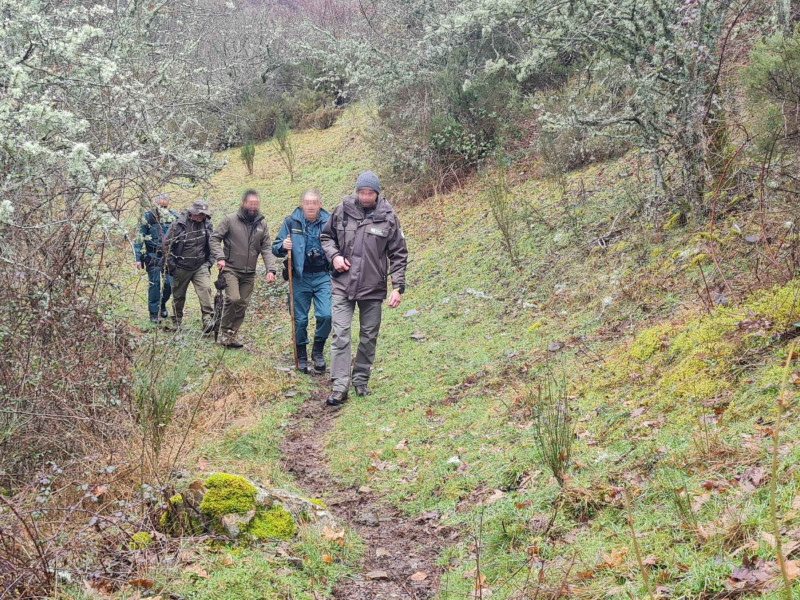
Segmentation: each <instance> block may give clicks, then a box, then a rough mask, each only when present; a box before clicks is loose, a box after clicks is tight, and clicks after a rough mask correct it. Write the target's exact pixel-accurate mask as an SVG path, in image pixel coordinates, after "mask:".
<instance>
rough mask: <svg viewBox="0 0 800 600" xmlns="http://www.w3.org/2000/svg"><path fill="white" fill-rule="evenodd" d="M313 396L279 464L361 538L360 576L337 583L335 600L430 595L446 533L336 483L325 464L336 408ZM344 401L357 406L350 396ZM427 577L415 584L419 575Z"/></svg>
mask: <svg viewBox="0 0 800 600" xmlns="http://www.w3.org/2000/svg"><path fill="white" fill-rule="evenodd" d="M326 395H327V394H326V393H324V392H321V391H319V392H316V393H314V394H312V396H311V398H309V399H308V400H306V402H305V403H304V404H303V406H302V407H301V408H300V409H299V411H298V412H297V413H296V414H295V415H294V417H293V419H292V422H291V424H290V427H289V434H288V435H287V436H286V438H285V440H284V442H283V445H282V451H283V456H284V459H283V465H284V468H285V469H286V470H287V471H289V472H290V473H292V475H293V476H294V477H295V479H296V480H297V483H298V485H299V486H300V487H301V488H302V489H304V490H306V491H308V492H309V493H312V494H313V495H315V496H317V497H321V498H324V499H325V503H326V504H327V505H328V507H329V508H330V509H331V511H332V512H333V514H334V515H335V516H336V517H337V518H338V519H339V520H340V521H342V522H343V523H347V524H348V525H349V526H350V527H352V528H353V529H355V531H356V532H357V533H358V534H359V535H360V536H361V537H362V539H363V540H364V543H365V544H366V553H365V557H364V560H363V563H362V565H361V572H360V573H359V574H357V575H356V576H355V577H353V578H349V579H346V580H344V581H342V582H340V583H339V584H338V586H337V587H336V590H335V591H334V598H337V599H340V600H395V599H399V598H402V599H413V600H423V599H425V598H430V597H432V596H433V595H435V593H436V590H437V589H438V582H439V571H440V570H439V569H438V568H437V566H436V558H437V556H438V555H439V552H440V550H441V548H442V547H443V546H444V545H445V544H446V535H447V532H446V531H445V530H444V528H442V527H439V526H438V525H437V520H436V518H435V517H434V516H431V517H430V518H426V517H425V516H423V517H419V518H413V517H407V516H405V515H403V514H401V513H400V512H399V511H397V509H395V508H392V507H391V506H388V505H386V504H385V503H383V502H381V500H380V498H378V497H377V496H376V495H375V494H374V493H373V492H367V493H361V492H359V491H358V490H357V489H355V488H351V487H345V486H342V485H339V484H337V483H336V481H335V479H334V478H333V477H332V476H331V474H330V473H329V471H328V467H327V463H326V460H325V453H324V445H325V436H326V434H327V432H328V431H330V429H331V428H332V427H333V422H334V420H335V419H336V414H337V412H338V411H337V410H335V409H331V408H330V407H326V406H325V405H324V399H325V397H326ZM350 402H358V399H357V398H355V397H354V398H351V400H350ZM419 573H425V574H426V575H427V577H425V578H424V579H422V580H421V581H415V580H416V579H420V578H421V575H417V576H416V577H415V578H414V579H411V576H412V575H414V574H419Z"/></svg>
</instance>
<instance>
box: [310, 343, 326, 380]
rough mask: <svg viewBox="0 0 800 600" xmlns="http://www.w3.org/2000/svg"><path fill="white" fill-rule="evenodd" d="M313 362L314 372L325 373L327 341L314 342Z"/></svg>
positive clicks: (312, 350) (312, 349)
mask: <svg viewBox="0 0 800 600" xmlns="http://www.w3.org/2000/svg"><path fill="white" fill-rule="evenodd" d="M311 360H313V361H314V370H315V371H316V372H317V373H324V372H325V367H326V365H325V341H324V340H323V341H321V342H317V341H314V346H313V347H312V348H311Z"/></svg>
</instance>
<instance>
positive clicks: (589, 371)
mask: <svg viewBox="0 0 800 600" xmlns="http://www.w3.org/2000/svg"><path fill="white" fill-rule="evenodd" d="M367 118H368V116H367V115H366V113H365V111H364V109H360V108H358V109H350V110H348V111H347V112H346V113H345V114H344V116H343V118H342V119H341V120H340V121H339V122H338V123H337V124H336V125H335V126H334V127H332V128H331V129H329V130H326V131H322V132H316V131H312V132H301V133H297V134H294V139H295V144H296V148H297V150H298V156H299V167H298V175H297V176H296V178H295V181H294V182H293V183H289V181H288V175H287V174H286V172H285V170H284V169H283V168H282V165H281V163H280V161H279V160H278V157H277V156H276V154H275V151H274V149H273V148H272V147H271V146H270V145H269V144H264V145H260V146H258V148H257V155H256V167H255V174H254V176H253V177H250V176H247V175H246V171H245V169H244V167H243V165H242V164H241V161H240V160H239V157H238V151H237V150H232V151H230V152H229V153H228V158H229V161H230V162H229V165H228V166H227V167H226V168H225V169H224V170H223V171H222V172H221V173H220V174H219V175H218V176H217V177H216V178H215V179H214V180H213V181H212V187H211V189H210V198H211V199H212V204H213V205H214V206H219V207H222V206H224V207H233V206H235V204H236V202H237V198H238V196H239V195H240V193H241V192H242V191H243V190H244V189H246V188H248V187H255V188H256V189H258V190H259V191H261V192H262V194H263V207H262V208H263V211H264V212H265V214H266V215H267V217H268V222H269V225H270V228H271V230H272V231H273V232H274V230H275V228H276V227H277V226H278V224H279V223H280V220H281V219H282V217H283V215H285V214H287V213H288V212H289V211H290V210H291V209H292V207H293V206H295V204H296V199H297V197H298V195H299V193H300V192H301V191H302V190H303V189H305V188H308V187H316V188H319V189H321V190H322V192H323V197H324V204H325V206H326V208H332V207H333V206H334V204H335V202H336V199H337V198H338V197H339V196H340V195H341V194H343V193H347V192H348V191H349V189H350V187H351V185H352V182H353V181H354V180H355V176H356V175H357V174H358V172H359V171H361V170H363V169H366V168H372V169H373V170H376V171H377V172H378V173H381V172H382V169H381V166H380V165H375V163H374V160H373V158H372V157H371V155H370V152H369V151H368V150H367V145H366V144H365V142H364V137H363V136H364V134H363V131H364V126H365V122H366V121H365V119H367ZM635 165H636V158H635V157H633V156H625V157H623V158H621V159H620V160H617V161H614V162H609V163H605V164H597V165H593V166H591V167H588V168H586V169H583V170H580V171H576V172H573V173H570V174H569V175H567V176H566V177H564V178H545V177H541V176H539V175H538V173H539V171H540V170H541V169H539V168H538V166H537V165H535V164H533V165H531V164H529V163H524V164H523V163H519V164H517V165H515V166H514V167H513V168H512V169H510V170H509V172H508V197H509V198H511V201H512V203H513V204H514V206H515V215H516V217H515V218H514V219H513V221H512V222H511V223H510V225H509V226H510V231H511V232H512V236H511V239H512V244H513V249H514V252H515V253H516V254H517V260H516V261H515V260H512V259H511V258H510V257H509V254H508V252H507V251H506V247H504V245H503V243H502V237H501V235H500V233H499V232H498V228H497V226H496V224H495V221H494V217H493V213H492V205H491V202H490V194H491V192H492V190H493V189H497V187H496V183H497V181H498V175H497V173H496V172H489V173H487V174H486V175H484V176H483V177H482V178H478V177H476V178H474V179H472V180H471V181H468V182H466V184H465V185H464V186H463V187H462V188H461V189H458V190H456V191H454V192H453V193H451V194H448V195H446V196H440V197H435V198H429V199H426V200H424V201H422V200H421V201H419V202H416V203H414V204H404V205H401V206H399V207H398V212H399V215H400V218H401V221H402V222H403V225H404V229H405V233H406V236H407V239H408V242H409V248H410V256H411V260H412V263H411V265H410V267H409V285H408V292H407V294H406V295H405V298H404V301H403V304H402V305H401V307H400V308H399V309H397V310H395V311H390V310H387V311H386V313H385V314H386V317H385V321H384V325H383V329H382V335H381V338H380V341H379V350H378V362H377V364H376V368H375V372H374V380H373V386H372V387H373V395H372V396H370V397H369V398H366V399H359V398H352V399H351V401H350V402H349V403H348V404H347V405H346V406H345V407H344V408H343V409H342V410H341V411H340V413H339V414H338V416H337V417H336V418H335V419H334V421H333V424H332V426H331V428H330V430H329V431H328V432H327V433H326V434H325V435H326V438H325V452H326V456H327V461H328V465H327V468H328V470H329V471H330V473H331V475H332V477H333V478H335V480H336V481H337V482H338V485H341V486H355V487H357V486H362V485H366V486H369V487H370V488H371V489H372V490H373V492H374V493H375V494H376V495H377V496H378V497H380V498H383V499H385V500H387V501H389V502H391V503H392V504H394V505H395V506H397V507H399V508H400V509H401V510H402V511H404V512H405V513H407V514H408V515H410V516H412V517H414V518H421V519H422V521H424V522H427V523H431V524H433V525H436V526H439V525H441V526H446V527H448V528H452V530H453V531H456V532H458V535H455V536H453V539H452V543H451V545H449V546H448V547H447V548H446V549H444V550H443V551H442V553H441V556H440V561H439V564H440V567H441V570H442V574H441V577H440V583H439V597H441V598H465V597H482V598H488V597H489V596H490V595H491V597H492V598H533V597H539V596H541V597H559V596H563V595H567V596H575V597H585V598H601V597H634V598H643V597H646V596H647V593H648V588H650V590H649V591H650V592H652V593H657V594H659V595H661V596H663V597H674V598H721V597H730V596H739V595H745V596H746V595H752V597H755V596H759V597H768V598H769V597H773V598H777V597H779V596H780V592H779V590H780V585H781V583H780V578H779V573H778V570H777V567H776V563H775V545H776V539H775V526H774V523H773V522H772V512H771V510H770V498H771V494H770V483H771V480H772V473H771V457H772V452H773V439H772V434H773V432H774V431H776V427H778V426H780V428H781V429H780V431H779V438H778V440H777V446H776V448H775V451H776V456H777V470H776V472H775V475H776V479H775V483H776V494H775V501H776V508H777V511H776V517H777V520H778V529H779V531H780V535H781V536H782V538H783V543H784V552H785V553H786V554H787V555H789V556H790V558H792V559H793V553H794V552H795V550H800V512H799V511H800V495H798V494H800V490H798V487H800V480H799V479H798V472H797V466H796V465H797V462H798V458H800V447H798V443H797V440H798V433H799V432H798V428H797V419H796V416H795V415H794V413H793V412H792V411H789V412H788V413H786V415H785V416H784V417H783V418H782V419H781V420H776V399H777V398H778V395H779V392H780V390H781V380H782V374H783V371H784V369H783V364H784V362H785V361H786V358H787V353H788V352H789V345H790V344H791V342H790V340H791V339H792V338H793V337H794V336H795V335H796V328H797V322H798V321H800V307H798V305H797V298H798V294H799V293H800V286H799V285H798V284H797V283H796V282H795V281H794V280H792V281H789V282H788V283H787V282H785V281H784V283H783V284H782V285H776V286H775V287H773V286H772V285H770V284H769V277H766V278H762V282H761V283H760V284H759V285H758V286H757V287H758V288H760V289H755V290H754V291H752V292H750V291H747V286H746V285H738V286H737V287H736V288H735V289H736V292H734V291H733V288H731V291H729V292H727V296H725V297H723V296H721V295H720V294H719V292H717V291H716V290H711V289H709V288H708V287H706V286H705V284H704V282H705V281H707V279H708V277H710V276H711V275H712V274H713V270H714V269H715V265H714V261H713V260H712V258H709V251H708V248H707V244H708V234H707V233H705V232H703V231H691V230H689V229H686V228H682V227H679V226H676V223H674V222H672V221H668V222H666V223H661V224H657V225H654V226H652V227H647V228H645V227H637V226H635V225H634V223H635V222H636V221H635V220H634V219H632V218H631V217H632V216H633V215H636V214H638V212H639V211H640V210H641V199H640V194H641V190H642V188H643V187H644V186H645V185H646V184H647V182H641V181H638V180H637V179H636V177H634V176H633V173H634V172H636V169H635ZM176 195H177V196H178V202H179V204H186V203H188V201H189V200H190V199H191V197H192V196H191V193H190V192H178V193H177V194H176ZM388 196H389V197H390V198H391V190H389V192H388ZM737 219H738V221H737ZM673 221H674V220H673ZM747 233H748V224H747V223H746V222H744V221H742V218H741V216H738V217H737V216H736V215H733V214H730V215H727V216H726V218H725V220H724V221H722V222H720V223H718V224H717V229H716V232H715V233H713V235H715V236H716V237H715V238H714V239H715V240H717V243H718V244H719V247H722V248H725V249H726V252H727V255H728V256H733V257H734V258H731V261H738V262H740V263H742V264H746V263H747V261H748V260H750V258H749V254H748V253H750V252H752V245H751V244H750V243H749V242H747V241H745V236H746V234H747ZM515 263H516V264H515ZM763 279H766V281H763ZM712 292H713V294H712ZM138 302H139V305H140V306H141V304H142V303H141V301H138ZM245 327H246V330H247V335H248V336H249V338H250V346H251V353H250V354H243V355H236V356H232V355H231V354H230V353H227V354H226V355H225V356H224V359H223V360H224V363H225V364H226V365H227V366H228V368H229V369H231V370H232V372H233V373H234V375H235V377H234V378H233V379H234V380H236V381H239V382H244V387H245V389H246V390H247V391H246V393H245V395H248V394H250V395H252V393H253V392H252V389H251V388H250V387H249V386H250V382H251V381H252V379H253V378H254V377H255V375H256V374H259V375H260V376H262V377H263V378H266V379H267V380H273V379H274V381H276V382H281V383H280V385H279V386H278V387H277V389H273V388H274V386H273V388H271V390H272V391H271V392H270V393H271V395H272V396H271V398H272V399H271V400H269V401H266V402H263V401H262V402H257V403H255V404H254V405H253V406H251V408H250V409H248V410H250V411H256V412H255V413H251V414H250V415H249V418H248V419H246V420H245V421H243V422H242V423H244V424H243V425H241V426H237V425H236V424H231V423H226V426H225V427H221V428H218V429H219V431H218V432H217V434H218V437H213V436H212V438H210V439H206V440H205V442H204V443H198V442H196V443H195V445H194V449H193V450H192V453H190V458H189V459H187V464H189V465H190V467H191V468H195V469H197V468H199V469H200V470H216V469H228V470H236V471H238V472H245V473H248V474H251V475H252V474H254V473H260V474H261V476H268V477H270V478H271V479H277V480H279V481H284V482H288V481H290V479H291V478H290V477H288V476H287V475H286V473H285V472H284V471H283V470H282V469H281V467H280V465H279V458H280V457H279V455H278V453H277V449H278V447H279V445H280V443H279V439H277V438H278V437H279V436H280V434H281V432H284V431H285V425H286V423H287V421H288V419H289V415H290V414H291V413H292V412H294V411H296V410H297V408H298V405H299V404H300V402H301V401H302V402H309V401H311V400H310V399H308V394H309V393H310V392H311V391H312V389H313V388H314V387H317V388H319V387H323V388H324V385H325V382H321V383H320V382H317V383H308V382H301V383H299V384H297V383H296V381H297V379H296V378H293V377H289V376H288V375H286V374H285V373H282V372H280V371H277V370H275V369H276V368H285V367H286V366H288V364H289V360H290V347H289V341H288V319H287V316H286V315H285V311H284V309H283V306H282V299H281V293H280V292H279V291H278V290H277V289H275V288H273V289H268V288H266V286H263V285H261V286H260V287H259V288H257V294H256V296H255V298H254V307H253V311H252V312H251V314H250V316H249V317H248V321H247V323H246V325H245ZM241 356H243V357H245V358H241ZM789 372H790V373H792V375H791V376H790V378H789V383H788V391H787V394H786V397H785V402H786V404H787V405H788V406H790V407H791V406H792V405H793V390H794V386H795V385H796V383H797V382H799V381H800V377H798V376H796V375H794V374H793V370H790V371H789ZM547 382H550V385H549V386H548V385H547ZM229 385H232V384H229ZM290 387H291V389H295V390H298V391H300V392H301V395H299V396H292V397H290V398H285V397H284V396H283V394H282V392H285V391H286V390H288V389H289V388H290ZM542 389H543V390H544V391H543V392H540V391H539V390H542ZM548 391H549V393H548ZM565 406H566V407H568V411H569V414H570V419H569V420H567V421H565V420H564V419H563V418H560V416H562V417H563V409H564V407H565ZM253 414H257V415H259V416H258V417H257V418H256V417H254V416H253ZM565 423H566V426H567V430H564V429H563V426H564V424H565ZM559 426H562V429H561V430H559ZM569 427H574V428H575V432H574V433H575V435H574V436H573V435H572V434H571V432H570V431H569ZM564 431H567V433H566V435H564V434H563V432H564ZM559 432H561V433H560V437H559V435H556V434H559ZM198 433H200V432H198ZM553 435H555V437H556V438H557V440H563V439H565V438H567V439H573V438H574V442H573V444H572V447H571V457H570V459H569V460H568V461H565V460H563V459H565V458H566V457H567V455H566V454H565V453H567V452H568V445H564V444H563V443H561V444H555V445H554V446H553V445H551V446H550V447H547V446H546V445H545V447H542V445H541V440H542V439H550V437H551V436H553ZM548 453H549V454H548ZM548 456H550V458H551V462H555V464H556V466H558V465H559V464H562V463H566V467H567V468H566V472H565V473H563V475H562V474H560V473H559V478H560V479H561V483H559V482H558V481H557V479H556V478H555V477H553V474H552V472H551V470H550V469H549V468H548V466H547V462H546V459H547V457H548ZM199 458H201V459H202V461H204V462H201V463H200V464H201V465H202V466H200V467H198V462H197V461H198V459H199ZM301 483H302V482H301ZM322 500H323V501H324V500H326V498H325V497H324V496H323V498H322ZM317 535H318V534H317ZM313 540H318V538H314V537H313V536H312V542H308V543H310V544H316V543H317V542H315V541H313ZM322 542H323V543H324V540H322ZM354 544H355V545H354V546H353V547H354V548H355V547H356V546H357V545H358V544H357V543H355V542H354ZM350 548H351V546H350V544H348V552H349V549H350ZM346 554H347V553H346ZM315 556H316V559H315V560H316V562H315V563H314V564H315V565H316V567H314V568H318V569H320V573H321V576H322V577H323V578H330V580H331V581H335V579H336V578H337V577H341V575H343V574H344V573H345V572H347V568H345V567H342V568H341V569H339V570H336V571H335V572H333V571H330V569H331V567H330V566H328V565H327V563H326V562H325V561H322V560H321V559H320V558H319V556H320V552H319V551H317V554H316V555H315ZM354 560H355V559H354V556H353V555H352V554H350V555H347V556H341V557H340V556H339V555H336V565H334V566H338V565H339V564H344V565H350V567H349V568H356V567H354V565H355V562H354ZM218 562H219V561H217V563H218ZM259 564H260V563H259ZM216 567H217V568H216V569H215V570H213V571H211V572H210V575H211V580H210V581H211V583H210V584H207V582H206V581H205V580H203V581H201V582H200V584H198V583H189V584H187V585H188V587H187V588H185V590H184V591H186V592H187V594H186V595H187V597H193V598H211V597H215V598H216V597H234V595H227V596H224V595H219V594H222V592H219V594H217V592H214V591H212V590H213V589H218V588H225V587H226V586H228V585H233V583H231V582H232V579H231V573H230V571H229V570H226V568H225V567H223V566H220V565H219V564H216ZM262 567H263V568H264V569H266V570H265V571H258V573H261V574H262V575H263V573H269V572H270V570H269V569H271V567H269V566H268V565H262ZM789 567H790V569H789V571H790V572H789V573H788V575H789V577H790V578H791V579H792V580H793V581H794V580H795V578H796V576H797V570H798V569H797V563H796V562H794V561H793V560H792V562H790V563H789ZM239 568H241V567H239ZM356 571H357V568H356ZM306 575H307V574H306ZM242 576H244V575H242ZM248 577H252V573H251V574H249V575H248ZM293 577H294V576H293ZM234 579H235V577H234ZM301 579H302V577H297V578H295V579H292V581H293V583H292V585H294V586H296V587H293V588H282V589H284V590H285V591H286V590H289V589H291V592H289V591H286V593H290V595H291V594H294V595H291V597H294V598H301V597H302V598H305V597H309V598H310V597H315V596H312V595H311V594H312V593H313V592H312V591H311V590H313V589H317V590H318V591H319V592H320V593H324V592H325V589H330V586H327V585H326V586H321V587H320V586H318V587H316V588H315V585H314V583H313V582H310V583H302V584H300V583H298V582H299V581H300V580H301ZM326 580H327V579H326ZM537 590H538V591H537ZM236 597H241V596H236ZM276 597H278V596H276ZM340 597H341V596H340Z"/></svg>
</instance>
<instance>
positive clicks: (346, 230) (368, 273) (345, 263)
mask: <svg viewBox="0 0 800 600" xmlns="http://www.w3.org/2000/svg"><path fill="white" fill-rule="evenodd" d="M380 193H381V184H380V181H379V180H378V176H377V175H375V173H373V172H371V171H367V172H365V173H362V174H361V175H359V176H358V181H356V189H355V194H353V195H350V196H346V197H345V198H344V199H343V201H342V203H341V204H340V205H339V206H337V207H336V208H335V209H334V211H333V214H332V215H331V218H330V220H329V221H328V224H327V225H325V229H324V230H323V232H322V236H320V237H321V240H322V248H323V249H324V250H325V254H326V255H327V256H328V260H329V261H330V262H331V265H332V266H333V269H334V271H335V272H333V273H332V280H331V287H332V294H333V309H332V311H331V312H332V318H333V341H332V342H331V381H332V382H333V391H332V393H331V396H330V397H329V398H328V401H327V404H328V405H329V406H336V405H338V404H342V403H343V402H344V401H345V400H347V392H348V390H349V388H350V383H351V382H352V384H353V386H354V387H355V389H356V394H358V395H359V396H366V395H368V394H369V393H370V392H369V388H368V387H367V382H368V381H369V376H370V373H371V371H372V364H373V363H374V362H375V349H376V346H377V343H378V332H379V330H380V327H381V310H382V306H381V305H382V304H383V301H384V300H385V299H386V292H387V286H386V279H387V277H391V280H392V293H391V295H390V296H389V303H388V305H389V308H397V307H398V306H399V305H400V301H401V299H402V294H403V292H404V291H405V287H406V266H407V264H408V249H407V248H406V238H405V236H404V235H403V229H402V227H400V221H399V220H398V218H397V215H396V214H395V212H394V210H393V209H392V205H391V204H389V201H388V200H386V198H384V197H383V196H381V195H380ZM356 306H358V314H359V322H360V329H361V331H360V338H359V344H358V352H357V353H356V359H355V362H354V363H353V372H352V378H351V373H350V361H351V354H350V326H351V323H352V321H353V314H354V313H355V308H356Z"/></svg>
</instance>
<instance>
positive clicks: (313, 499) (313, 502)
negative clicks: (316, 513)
mask: <svg viewBox="0 0 800 600" xmlns="http://www.w3.org/2000/svg"><path fill="white" fill-rule="evenodd" d="M309 500H310V501H311V504H316V505H317V506H319V507H320V508H322V509H324V510H328V507H327V506H325V503H324V502H323V501H322V500H317V499H316V498H309Z"/></svg>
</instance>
